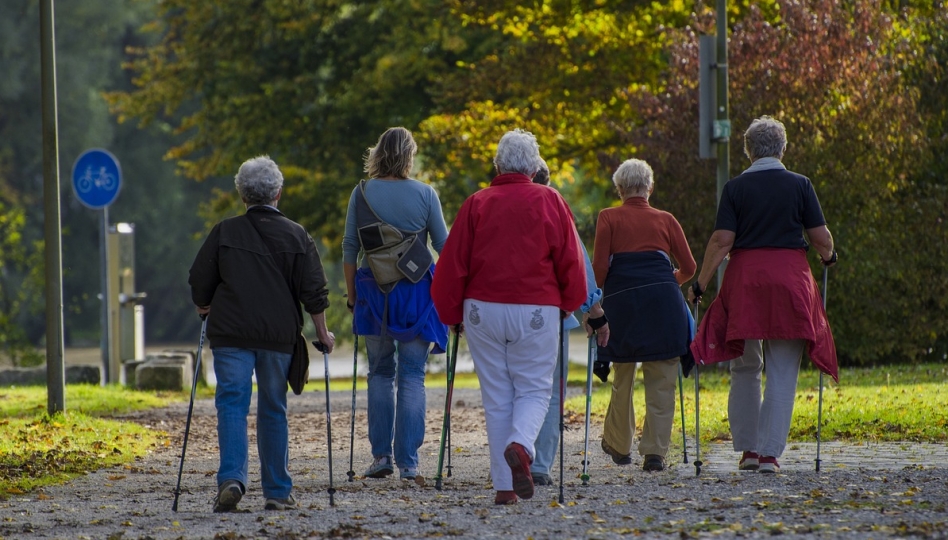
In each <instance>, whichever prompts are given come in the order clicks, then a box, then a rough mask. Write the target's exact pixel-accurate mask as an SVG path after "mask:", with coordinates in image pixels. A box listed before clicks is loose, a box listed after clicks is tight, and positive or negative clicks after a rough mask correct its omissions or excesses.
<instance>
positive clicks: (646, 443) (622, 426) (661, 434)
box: [602, 358, 679, 457]
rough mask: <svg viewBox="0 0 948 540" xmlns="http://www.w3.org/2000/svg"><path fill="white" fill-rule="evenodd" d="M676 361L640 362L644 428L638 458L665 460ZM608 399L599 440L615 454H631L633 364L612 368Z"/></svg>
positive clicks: (672, 405)
mask: <svg viewBox="0 0 948 540" xmlns="http://www.w3.org/2000/svg"><path fill="white" fill-rule="evenodd" d="M678 362H679V360H678V358H675V359H672V360H655V361H652V362H642V363H641V364H640V365H641V366H642V376H643V378H644V380H645V424H644V426H643V427H642V439H641V440H640V441H639V455H642V456H645V455H649V454H654V455H657V456H662V457H665V456H666V454H668V445H669V444H670V442H671V431H672V424H673V423H674V421H675V384H676V381H677V380H678ZM612 368H613V372H614V375H615V376H614V377H613V379H612V398H611V399H610V400H609V408H608V410H607V411H606V420H605V423H604V424H603V427H602V438H603V440H604V441H606V444H608V445H609V446H611V447H612V448H613V449H614V450H616V451H617V452H621V453H623V454H631V453H632V442H633V438H634V437H635V408H634V407H633V406H632V387H633V385H634V383H635V363H627V364H612Z"/></svg>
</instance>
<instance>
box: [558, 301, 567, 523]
mask: <svg viewBox="0 0 948 540" xmlns="http://www.w3.org/2000/svg"><path fill="white" fill-rule="evenodd" d="M565 332H566V330H565V329H564V327H563V317H560V354H559V357H560V358H559V360H560V362H559V363H560V365H559V369H560V498H559V502H560V504H563V475H564V472H563V470H564V469H565V467H564V466H563V464H564V459H563V451H564V450H565V442H564V440H563V439H564V438H565V437H564V436H563V435H564V432H565V431H566V350H565V347H564V342H565V341H566V335H565Z"/></svg>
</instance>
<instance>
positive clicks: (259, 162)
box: [234, 156, 283, 204]
mask: <svg viewBox="0 0 948 540" xmlns="http://www.w3.org/2000/svg"><path fill="white" fill-rule="evenodd" d="M234 184H235V185H236V186H237V193H239V194H240V198H241V199H243V201H244V202H245V203H247V204H270V203H272V202H273V201H275V200H276V198H277V195H279V194H280V190H281V189H283V173H281V172H280V168H279V167H277V164H276V163H274V161H273V160H272V159H270V157H269V156H257V157H255V158H253V159H248V160H247V161H245V162H244V163H243V164H242V165H241V166H240V169H238V170H237V175H236V176H234Z"/></svg>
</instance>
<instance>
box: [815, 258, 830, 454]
mask: <svg viewBox="0 0 948 540" xmlns="http://www.w3.org/2000/svg"><path fill="white" fill-rule="evenodd" d="M828 274H829V267H828V266H823V311H824V312H825V311H826V285H827V283H828V278H827V275H828ZM822 428H823V372H822V371H820V399H819V404H818V405H817V409H816V459H815V460H814V461H816V472H820V462H821V461H822V460H821V459H820V443H822V442H823V438H822V437H821V436H820V435H821V430H822Z"/></svg>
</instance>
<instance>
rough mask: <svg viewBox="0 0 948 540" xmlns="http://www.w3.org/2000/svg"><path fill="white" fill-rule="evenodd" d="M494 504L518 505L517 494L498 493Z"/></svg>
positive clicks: (509, 492)
mask: <svg viewBox="0 0 948 540" xmlns="http://www.w3.org/2000/svg"><path fill="white" fill-rule="evenodd" d="M494 504H505V505H506V504H517V494H516V493H514V492H513V491H498V492H497V495H496V496H495V497H494Z"/></svg>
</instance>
